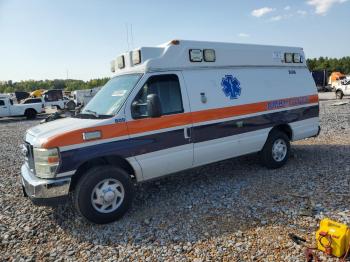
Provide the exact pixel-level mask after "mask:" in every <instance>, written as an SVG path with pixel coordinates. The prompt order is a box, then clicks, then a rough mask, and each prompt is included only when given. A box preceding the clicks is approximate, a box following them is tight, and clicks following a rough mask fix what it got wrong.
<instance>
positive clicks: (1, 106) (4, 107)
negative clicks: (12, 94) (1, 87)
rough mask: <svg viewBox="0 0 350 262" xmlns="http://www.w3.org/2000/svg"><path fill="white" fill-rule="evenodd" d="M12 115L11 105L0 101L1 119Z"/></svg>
mask: <svg viewBox="0 0 350 262" xmlns="http://www.w3.org/2000/svg"><path fill="white" fill-rule="evenodd" d="M9 114H10V107H9V104H7V103H6V100H4V99H0V117H4V116H8V115H9Z"/></svg>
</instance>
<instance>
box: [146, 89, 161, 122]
mask: <svg viewBox="0 0 350 262" xmlns="http://www.w3.org/2000/svg"><path fill="white" fill-rule="evenodd" d="M147 112H148V116H149V117H160V116H161V115H162V108H161V105H160V99H159V96H158V95H156V94H150V95H148V96H147Z"/></svg>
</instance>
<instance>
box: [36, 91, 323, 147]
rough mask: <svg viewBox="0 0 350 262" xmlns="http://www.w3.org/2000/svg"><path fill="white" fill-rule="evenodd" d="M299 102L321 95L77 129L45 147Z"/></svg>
mask: <svg viewBox="0 0 350 262" xmlns="http://www.w3.org/2000/svg"><path fill="white" fill-rule="evenodd" d="M296 99H305V103H304V104H309V103H317V102H318V95H311V96H305V97H292V98H286V99H277V100H272V101H267V102H258V103H253V104H246V105H238V106H230V107H223V108H215V109H208V110H202V111H196V112H192V113H182V114H176V115H167V116H161V117H159V118H147V119H140V120H133V121H129V122H127V123H116V124H110V125H105V126H97V127H91V128H84V129H78V130H74V131H70V132H66V133H62V134H58V135H56V136H53V137H51V138H49V139H48V141H46V142H45V143H44V144H43V145H42V147H44V148H52V147H62V146H69V145H75V144H81V143H84V142H89V141H84V140H83V133H84V132H93V131H100V132H101V133H102V138H101V139H109V138H117V137H120V136H126V135H133V134H139V133H144V132H150V131H155V130H160V129H164V128H172V127H177V126H183V125H190V124H192V123H200V122H206V121H211V120H217V119H223V118H229V117H235V116H242V115H247V114H254V113H259V112H264V111H268V110H269V108H268V104H269V103H270V102H274V101H284V102H286V103H285V106H281V107H280V108H276V109H281V108H287V107H291V106H297V105H298V104H292V103H290V104H288V103H289V101H295V100H296Z"/></svg>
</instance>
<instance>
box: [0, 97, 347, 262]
mask: <svg viewBox="0 0 350 262" xmlns="http://www.w3.org/2000/svg"><path fill="white" fill-rule="evenodd" d="M343 101H349V100H343ZM334 102H335V101H332V100H330V101H321V110H320V112H321V126H322V132H321V134H320V136H319V137H317V138H310V139H306V140H302V141H298V142H295V143H293V145H292V155H291V159H290V161H289V162H288V164H287V165H286V166H285V167H283V168H281V169H278V170H267V169H265V168H263V167H261V166H260V165H259V162H258V158H257V156H255V155H250V156H245V157H241V158H238V159H230V160H226V161H222V162H219V163H215V164H212V165H208V166H204V167H201V168H196V169H194V170H190V171H187V172H183V173H181V174H178V175H176V176H170V177H167V178H164V179H162V180H159V181H156V182H149V183H145V184H142V185H139V186H138V188H137V195H136V199H135V201H134V204H133V207H132V209H131V211H130V212H128V213H127V215H126V216H124V217H123V218H122V219H121V220H119V221H118V222H115V223H112V224H109V225H100V226H97V225H91V224H88V223H86V222H85V221H84V220H83V219H81V218H80V217H79V216H78V215H77V214H76V213H75V211H74V210H73V209H72V208H71V206H69V205H65V206H62V207H59V208H47V207H36V206H33V205H32V204H31V202H30V201H29V200H28V199H25V198H23V197H22V191H21V188H20V183H19V176H18V174H19V170H20V166H21V164H22V161H23V160H22V157H21V156H20V150H19V145H20V144H21V143H22V139H23V134H24V132H25V130H26V129H27V128H29V127H31V126H33V125H35V124H38V121H19V120H11V119H10V120H6V119H3V120H0V131H1V136H0V147H1V148H0V152H1V162H0V261H2V260H16V261H21V260H22V261H24V260H28V261H31V260H45V261H54V260H57V261H61V260H68V261H73V260H84V261H87V260H93V261H95V260H107V261H116V260H118V261H136V260H138V261H293V262H294V261H304V254H303V251H304V247H302V246H299V245H296V244H294V243H293V242H292V241H290V240H289V238H288V233H295V234H297V235H299V236H301V237H305V238H306V239H307V240H308V242H309V245H312V242H313V238H314V231H315V230H316V229H317V227H318V223H319V220H320V219H321V218H324V217H330V218H332V219H335V220H337V221H340V222H344V223H348V224H350V209H349V197H350V193H349V184H350V103H348V104H346V105H341V106H332V104H333V103H334ZM321 258H323V261H333V260H334V261H337V260H336V259H333V260H332V259H330V258H326V257H324V256H322V255H321Z"/></svg>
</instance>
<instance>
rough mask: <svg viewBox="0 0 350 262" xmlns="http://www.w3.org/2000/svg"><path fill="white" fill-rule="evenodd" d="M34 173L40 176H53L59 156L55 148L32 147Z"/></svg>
mask: <svg viewBox="0 0 350 262" xmlns="http://www.w3.org/2000/svg"><path fill="white" fill-rule="evenodd" d="M33 151H34V165H35V173H36V175H37V176H38V177H41V178H54V177H55V173H56V170H57V167H58V165H59V163H60V157H59V153H58V149H57V148H52V149H44V148H34V150H33Z"/></svg>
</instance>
